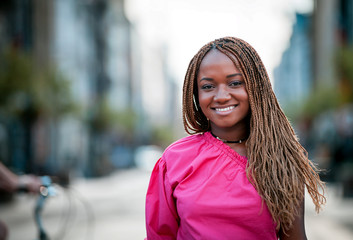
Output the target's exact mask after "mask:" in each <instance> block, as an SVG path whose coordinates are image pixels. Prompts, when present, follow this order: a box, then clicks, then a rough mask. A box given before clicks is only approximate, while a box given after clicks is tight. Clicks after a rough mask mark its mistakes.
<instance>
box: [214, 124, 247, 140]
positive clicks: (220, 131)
mask: <svg viewBox="0 0 353 240" xmlns="http://www.w3.org/2000/svg"><path fill="white" fill-rule="evenodd" d="M211 133H212V135H214V136H216V137H218V138H220V139H222V140H226V141H239V140H244V139H247V138H248V136H249V128H248V126H247V125H242V126H239V125H238V126H237V127H235V128H234V127H232V128H219V127H216V126H212V125H211Z"/></svg>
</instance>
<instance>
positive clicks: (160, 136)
mask: <svg viewBox="0 0 353 240" xmlns="http://www.w3.org/2000/svg"><path fill="white" fill-rule="evenodd" d="M151 141H152V144H154V145H157V146H160V147H162V148H166V147H167V146H168V145H169V144H171V143H172V142H173V141H175V135H174V134H173V128H172V127H171V126H168V125H163V126H159V125H158V126H153V127H152V132H151Z"/></svg>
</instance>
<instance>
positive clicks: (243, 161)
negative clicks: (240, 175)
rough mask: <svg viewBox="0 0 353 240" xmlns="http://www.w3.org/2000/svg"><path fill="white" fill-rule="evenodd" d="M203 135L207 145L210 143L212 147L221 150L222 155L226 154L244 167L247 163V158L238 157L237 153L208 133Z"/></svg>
mask: <svg viewBox="0 0 353 240" xmlns="http://www.w3.org/2000/svg"><path fill="white" fill-rule="evenodd" d="M203 135H204V137H205V139H206V140H207V141H208V142H209V143H211V144H212V145H214V146H216V147H218V148H219V149H221V150H222V151H223V152H224V153H226V154H227V155H228V156H230V157H231V158H232V159H234V160H236V161H237V162H238V163H239V164H241V165H243V166H244V167H245V166H246V164H247V161H248V158H247V157H245V156H242V155H240V154H239V153H238V152H236V151H235V150H233V149H232V148H231V147H229V146H228V145H227V144H225V143H224V142H222V141H221V140H218V139H217V138H215V137H213V136H212V134H211V133H210V132H205V133H203Z"/></svg>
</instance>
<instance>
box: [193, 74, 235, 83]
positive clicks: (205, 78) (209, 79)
mask: <svg viewBox="0 0 353 240" xmlns="http://www.w3.org/2000/svg"><path fill="white" fill-rule="evenodd" d="M235 76H241V73H234V74H230V75H227V76H226V78H231V77H235ZM202 80H205V81H213V78H209V77H203V78H201V79H200V82H201V81H202Z"/></svg>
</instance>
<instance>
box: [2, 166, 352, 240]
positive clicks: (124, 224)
mask: <svg viewBox="0 0 353 240" xmlns="http://www.w3.org/2000/svg"><path fill="white" fill-rule="evenodd" d="M149 176H150V172H149V171H146V170H139V169H129V170H124V171H118V172H116V173H114V174H112V175H110V176H107V177H104V178H97V179H77V180H75V181H73V182H72V184H71V187H70V188H69V189H68V190H63V189H58V190H57V194H56V196H54V197H51V198H49V199H48V201H47V203H46V205H45V209H44V211H43V223H44V226H45V228H46V229H47V231H48V233H49V234H50V236H51V239H74V240H80V239H84V240H101V239H104V240H110V239H115V240H135V239H136V240H138V239H144V237H145V225H144V224H145V223H144V200H145V193H146V189H147V185H148V181H149ZM339 196H340V191H339V188H338V187H337V186H330V187H329V188H328V203H327V206H326V207H325V209H324V210H323V212H322V213H320V214H319V215H317V214H316V213H315V212H314V208H313V205H312V203H311V202H310V199H307V200H306V217H305V221H306V223H305V225H306V231H307V236H308V239H310V240H332V239H334V240H336V239H337V240H353V199H342V198H340V197H339ZM35 201H36V198H35V197H34V196H28V195H25V194H19V195H17V196H15V199H14V201H12V202H10V203H7V204H2V205H0V213H1V214H0V218H1V219H2V220H4V221H5V222H6V223H7V224H8V225H9V228H10V237H9V240H26V239H29V240H33V239H36V234H37V233H36V228H35V225H34V221H33V217H32V216H33V209H34V205H35Z"/></svg>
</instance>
